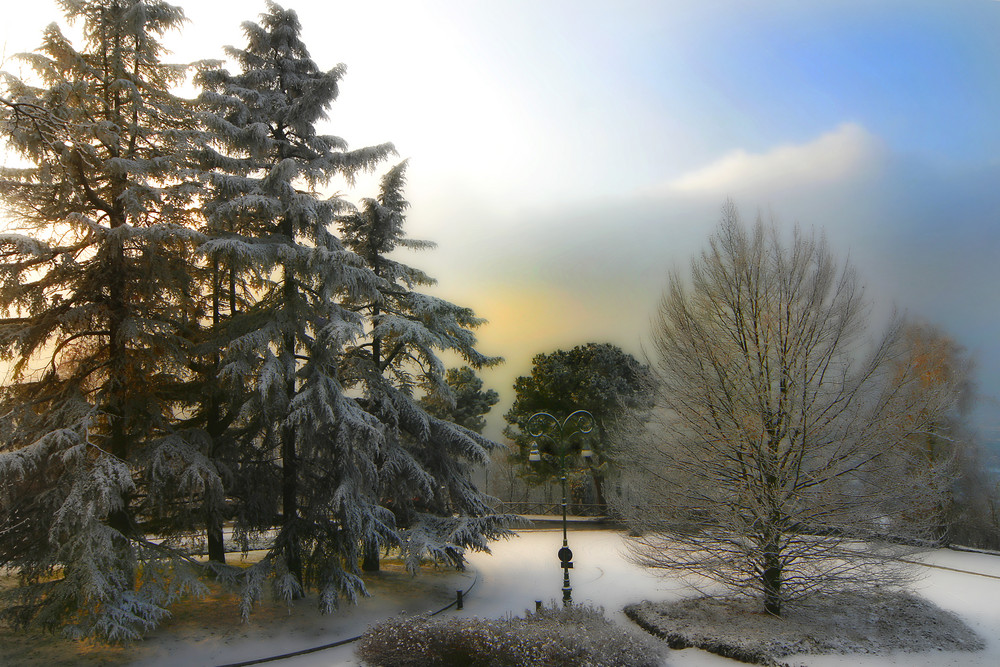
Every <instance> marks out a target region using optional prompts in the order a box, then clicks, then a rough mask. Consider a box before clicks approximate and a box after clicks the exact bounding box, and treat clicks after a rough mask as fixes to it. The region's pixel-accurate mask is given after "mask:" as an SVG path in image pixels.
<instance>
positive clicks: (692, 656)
mask: <svg viewBox="0 0 1000 667" xmlns="http://www.w3.org/2000/svg"><path fill="white" fill-rule="evenodd" d="M569 543H570V547H571V548H572V549H573V553H574V559H573V560H574V564H575V567H574V569H573V570H571V576H572V586H573V600H574V601H575V602H591V603H593V604H596V605H600V606H603V607H604V609H605V611H606V613H607V615H608V617H609V618H611V619H613V620H616V621H618V622H620V623H622V624H623V625H627V626H629V627H634V626H633V625H632V624H631V623H630V622H629V621H628V620H627V619H626V618H625V617H624V615H623V614H622V613H621V609H622V607H623V606H624V605H625V604H627V603H630V602H637V601H640V600H644V599H651V600H670V599H676V598H678V597H680V596H684V595H688V594H690V593H691V591H690V590H688V589H687V588H686V587H685V586H683V585H682V584H680V583H679V582H677V581H676V580H674V579H671V578H660V577H657V576H656V575H654V574H651V573H650V572H648V571H646V570H644V569H642V568H639V567H637V566H635V565H632V564H631V563H629V562H628V561H627V559H626V558H625V557H624V547H623V538H622V537H621V535H620V534H619V533H617V532H615V531H611V530H581V531H573V532H571V533H570V535H569ZM561 544H562V534H561V532H560V531H558V530H540V531H525V532H522V533H521V534H520V537H518V538H516V539H513V540H510V541H507V542H501V543H498V544H496V545H495V546H494V548H493V554H492V555H488V554H475V555H473V556H472V557H471V559H470V564H471V569H470V571H469V572H466V573H431V574H429V575H421V576H418V577H416V578H414V579H409V578H407V576H406V575H404V574H402V573H399V574H392V573H389V574H387V575H385V577H384V578H383V580H381V581H377V582H376V583H375V585H374V586H373V588H375V591H374V593H375V597H373V598H370V599H367V600H363V601H362V603H361V604H360V605H359V606H357V607H351V606H349V605H345V607H344V608H343V610H342V612H340V613H337V614H334V615H332V616H326V617H320V616H318V615H316V614H300V613H299V611H298V610H295V612H294V613H293V614H285V615H284V616H283V617H279V616H269V617H267V618H255V619H254V620H252V621H251V623H250V624H249V625H244V626H240V625H234V626H232V629H231V630H229V631H226V632H223V633H219V632H214V633H207V634H206V633H204V632H201V633H199V632H198V631H197V629H192V630H191V631H190V633H189V634H185V633H177V632H176V631H172V632H171V633H170V634H166V633H163V634H161V633H156V634H155V635H154V636H153V637H151V638H150V640H149V641H150V642H151V643H152V646H150V647H149V648H150V649H153V650H151V651H145V653H146V657H145V658H144V659H142V660H141V661H140V662H139V663H138V664H143V665H163V666H165V665H178V664H181V665H185V666H186V667H195V666H196V665H219V664H225V663H232V662H236V661H239V660H249V659H253V658H261V657H265V656H267V655H274V654H277V653H282V652H286V651H291V650H297V649H302V648H307V647H310V646H316V645H319V644H323V643H328V642H333V641H336V640H338V639H341V638H345V637H348V636H352V635H355V634H359V633H361V632H363V631H364V629H365V628H366V627H368V625H370V624H371V623H374V622H376V621H377V620H379V619H381V618H384V617H387V616H391V615H393V614H395V613H398V611H399V610H400V609H406V610H407V611H408V613H420V612H422V611H428V610H432V609H436V608H439V607H441V606H443V605H445V604H447V603H448V602H449V601H451V600H452V599H454V596H455V590H457V589H460V588H461V589H466V588H468V587H469V585H470V584H471V583H472V582H473V576H474V574H473V573H475V576H477V577H478V580H476V583H475V586H474V588H473V589H472V591H471V593H469V595H468V596H467V597H466V600H465V609H464V610H463V611H461V612H454V611H449V612H446V613H448V614H454V613H461V614H465V615H469V616H481V617H492V618H495V617H500V616H503V615H505V614H508V613H513V614H520V613H521V612H523V611H524V610H525V609H529V608H534V601H535V600H543V601H546V602H547V601H552V600H560V599H561V587H562V570H561V569H560V567H559V560H558V558H557V556H556V552H557V551H558V549H559V547H560V546H561ZM923 560H924V561H925V562H927V563H928V564H932V565H938V566H943V567H947V568H952V569H950V570H945V569H936V568H921V569H922V571H924V572H925V574H926V576H925V578H924V579H923V580H921V581H920V582H919V583H918V584H917V586H916V590H917V591H918V592H919V593H920V594H921V595H924V596H925V597H927V598H928V599H929V600H931V601H932V602H934V603H935V604H937V605H938V606H940V607H942V608H944V609H947V610H949V611H952V612H954V613H955V614H957V615H958V616H960V617H961V618H962V619H964V620H965V621H966V622H967V623H968V624H969V625H970V626H971V627H972V628H973V629H974V630H976V632H978V633H979V634H980V635H981V636H982V638H983V639H984V640H985V641H986V643H987V647H986V649H985V650H984V651H979V652H975V653H965V652H963V653H944V652H931V653H920V654H914V653H901V654H897V655H894V656H892V655H891V656H869V655H850V656H813V655H808V656H795V657H794V658H792V659H790V661H791V662H793V663H794V664H803V665H810V666H817V667H818V666H823V667H847V666H848V665H852V666H853V665H861V666H869V667H882V666H884V665H907V666H917V667H920V666H928V667H929V666H930V665H963V666H964V665H969V666H982V667H986V666H989V667H996V665H1000V556H991V555H986V554H977V553H958V552H952V551H943V550H942V551H935V552H932V553H930V554H927V555H926V556H924V557H923ZM914 567H919V566H914ZM954 570H967V571H970V572H977V573H981V574H986V575H990V576H978V575H975V574H966V573H964V572H956V571H954ZM274 664H278V665H282V666H283V667H293V666H295V667H304V666H307V665H309V666H313V665H315V666H319V665H324V666H326V665H359V664H360V662H359V660H358V659H357V658H356V657H355V656H354V645H353V644H351V645H346V646H343V647H339V648H334V649H328V650H325V651H322V652H319V653H313V654H309V655H305V656H301V657H297V658H291V659H287V660H282V661H281V662H278V663H274ZM663 664H665V665H671V666H672V667H713V666H714V667H721V666H723V665H725V666H729V667H732V666H734V665H738V664H741V663H736V662H734V661H732V660H728V659H725V658H721V657H719V656H716V655H713V654H710V653H706V652H704V651H700V650H697V649H685V650H683V651H668V652H667V655H666V658H665V660H664V663H663Z"/></svg>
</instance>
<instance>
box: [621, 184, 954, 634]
mask: <svg viewBox="0 0 1000 667" xmlns="http://www.w3.org/2000/svg"><path fill="white" fill-rule="evenodd" d="M870 314H871V310H870V307H869V305H868V302H867V300H866V299H865V298H864V290H863V289H862V287H861V285H860V284H859V282H858V279H857V277H856V276H855V274H854V272H853V271H852V270H851V268H850V267H849V266H847V265H845V266H838V264H837V263H836V261H835V260H834V259H833V257H832V255H831V253H830V251H829V249H828V248H827V246H826V244H825V243H824V242H823V241H822V240H821V239H817V238H816V237H815V236H812V235H808V234H805V233H803V232H801V231H799V230H798V229H796V230H795V232H794V235H793V236H792V238H791V242H790V243H788V242H786V240H785V239H784V238H782V236H781V234H780V233H779V232H778V230H777V229H775V228H774V227H768V226H765V225H764V224H763V223H762V222H760V221H758V223H757V224H756V225H755V226H753V227H751V228H747V227H746V226H744V224H743V223H742V221H741V220H740V217H739V214H738V212H737V211H736V208H735V206H734V205H733V204H732V203H729V204H727V205H726V207H725V208H724V212H723V221H722V224H721V225H720V226H719V228H718V230H717V232H716V233H715V235H713V236H712V238H711V239H710V240H709V243H708V247H707V248H706V250H705V251H704V252H703V253H702V255H701V256H700V257H699V258H698V259H696V260H695V261H694V262H693V263H692V268H691V275H690V279H689V280H683V279H682V278H681V277H680V276H679V275H678V274H674V275H672V277H671V279H670V282H669V284H668V286H667V289H666V291H665V293H664V296H663V300H662V302H661V304H660V311H659V318H658V320H657V322H656V324H655V326H654V330H653V339H654V344H655V346H656V347H655V349H656V352H657V355H658V362H657V365H656V374H657V380H658V383H659V386H658V388H657V391H656V399H657V403H656V412H655V415H656V418H655V419H654V420H653V422H652V424H651V425H650V426H648V427H647V426H645V425H642V426H641V428H639V429H637V432H636V433H634V434H632V435H631V437H625V438H624V439H623V441H624V442H626V444H625V445H624V446H623V452H622V464H623V465H622V469H623V470H625V471H627V473H628V479H627V481H628V485H627V486H625V488H626V489H627V491H626V493H627V495H626V496H625V497H624V498H623V499H622V502H621V503H620V506H621V509H622V511H623V513H624V515H625V516H626V518H627V519H628V520H629V521H630V523H631V525H632V528H633V530H634V531H635V532H636V533H637V534H638V535H639V536H638V537H636V538H635V539H634V540H633V543H632V544H633V547H634V553H635V556H636V558H637V559H638V561H639V562H641V563H643V564H645V565H648V566H651V567H667V568H672V569H673V571H678V572H687V573H690V574H693V575H696V577H695V578H698V577H705V576H707V577H708V578H710V579H712V580H714V581H717V582H720V583H722V584H724V585H726V586H727V587H729V588H730V589H734V590H736V591H738V592H741V593H744V594H751V595H757V596H759V597H760V598H761V599H762V601H763V609H764V611H766V612H767V613H770V614H773V615H780V614H781V613H782V609H783V607H784V604H785V603H786V602H789V601H794V600H797V599H800V598H802V597H805V596H808V595H809V594H811V593H814V592H824V591H827V592H828V591H836V590H843V589H847V590H853V589H858V588H864V587H869V586H878V585H885V584H891V583H899V582H900V581H901V580H902V579H901V577H905V574H906V572H905V570H904V569H903V568H901V567H900V566H899V563H898V561H897V560H896V559H895V557H896V556H897V555H898V554H899V552H900V550H901V549H902V550H906V549H908V548H909V547H907V546H905V545H907V544H909V545H913V544H921V543H924V544H927V543H929V542H927V540H928V539H929V538H931V537H932V534H933V533H932V529H933V527H934V526H935V525H936V518H935V514H936V512H935V506H936V505H937V504H938V503H937V501H936V498H935V497H934V494H933V493H931V492H929V491H928V490H927V489H921V488H919V487H918V486H917V485H914V484H912V476H911V471H912V470H913V469H914V465H913V464H914V461H913V457H912V446H911V441H912V438H913V437H914V436H915V434H917V433H918V432H920V431H922V430H924V429H926V428H927V427H928V426H929V425H930V424H931V423H932V422H933V416H934V414H935V413H936V411H937V407H936V402H935V400H932V398H931V397H929V396H928V395H927V394H926V393H923V392H920V391H914V390H913V389H914V388H915V386H916V385H915V381H916V379H917V373H916V371H917V370H918V369H916V368H914V367H911V366H901V365H899V364H898V363H896V361H897V359H898V358H899V346H898V343H899V339H898V332H899V326H900V324H899V322H898V321H895V320H893V321H892V322H891V323H890V325H889V327H888V329H887V331H886V332H885V333H884V334H883V335H882V336H880V337H878V338H874V339H873V340H869V339H868V337H867V327H868V325H869V318H870Z"/></svg>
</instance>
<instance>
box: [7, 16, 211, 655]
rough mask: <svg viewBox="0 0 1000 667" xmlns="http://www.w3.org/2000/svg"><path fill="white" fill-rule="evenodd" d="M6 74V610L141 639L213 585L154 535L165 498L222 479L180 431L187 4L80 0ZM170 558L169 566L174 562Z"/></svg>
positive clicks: (190, 135) (187, 306) (187, 244)
mask: <svg viewBox="0 0 1000 667" xmlns="http://www.w3.org/2000/svg"><path fill="white" fill-rule="evenodd" d="M64 7H66V11H67V17H68V19H69V20H70V21H74V22H77V23H79V24H81V25H82V28H83V31H82V32H83V37H84V41H83V47H82V49H81V50H77V48H76V47H75V46H74V45H73V44H72V43H71V42H70V41H69V40H68V39H67V38H66V37H64V36H63V34H62V33H61V32H60V30H59V28H58V27H57V26H56V25H55V24H53V25H51V26H50V27H49V28H47V29H46V31H45V34H44V38H43V43H42V46H41V48H40V49H39V50H38V51H36V52H34V53H30V54H26V55H22V56H20V58H21V60H23V61H24V62H25V63H26V64H27V65H29V66H30V68H31V69H32V70H33V72H34V75H33V76H32V77H31V78H30V79H25V80H22V79H19V78H17V77H15V76H13V75H10V74H5V75H4V79H3V92H2V95H0V98H2V103H3V111H2V113H3V116H2V130H0V132H2V137H3V141H4V145H5V148H6V149H7V150H10V151H12V152H14V153H16V154H18V155H19V156H20V157H21V158H22V160H21V162H22V164H25V165H26V166H23V167H4V168H3V169H2V170H0V197H2V199H3V202H4V205H5V212H6V214H7V216H8V218H10V219H11V220H12V225H11V227H12V228H13V231H10V232H8V233H5V234H3V235H2V236H0V253H2V255H0V308H2V310H3V319H2V320H0V353H2V355H3V358H4V359H5V360H7V361H13V362H14V365H13V371H12V375H11V379H10V380H9V382H8V383H7V384H6V385H5V386H3V387H2V389H0V479H2V485H0V506H2V508H3V512H2V515H3V518H2V519H0V566H5V567H10V568H12V570H13V571H15V572H17V573H18V574H19V575H20V577H21V580H22V582H23V583H24V585H23V586H22V587H21V588H20V589H18V590H17V591H16V592H15V594H16V599H15V600H13V601H11V604H10V606H8V607H7V609H6V613H7V615H8V617H10V618H13V619H14V620H15V621H18V622H21V623H35V624H39V625H42V626H46V627H55V626H58V625H60V624H65V628H66V629H67V630H68V632H69V633H70V634H72V635H75V636H89V635H101V636H104V637H107V638H110V639H131V638H134V637H136V636H138V634H139V633H141V632H142V631H143V630H145V629H148V628H149V627H151V626H153V625H154V624H155V623H156V622H157V621H158V620H159V619H160V618H162V617H163V616H164V615H165V614H166V613H167V612H166V609H165V608H166V605H167V604H169V603H170V602H171V601H172V600H173V599H174V598H175V597H176V596H177V595H178V594H180V593H181V592H183V591H185V590H195V589H196V588H197V584H196V583H194V582H193V580H192V579H191V576H190V574H189V573H187V572H186V564H185V562H184V560H183V558H181V555H180V554H177V553H176V552H173V551H172V550H171V549H169V548H167V547H164V546H158V545H155V544H153V543H151V542H149V541H147V540H146V537H145V526H144V524H145V522H147V521H149V520H150V519H151V518H152V517H155V516H156V515H158V514H160V513H161V512H162V503H163V502H165V501H169V500H170V499H172V498H175V497H177V496H178V495H184V494H185V493H188V492H190V493H198V492H200V491H201V490H202V489H203V488H204V487H205V486H207V485H212V484H215V483H216V481H217V480H216V475H215V472H214V470H213V467H212V465H211V464H210V463H209V462H206V461H205V460H204V459H203V457H202V456H201V453H200V451H199V449H198V445H197V442H196V441H195V439H193V438H192V437H191V435H192V434H190V433H187V432H185V431H184V430H183V429H178V428H176V424H175V417H176V411H177V409H178V407H179V401H178V395H179V394H180V393H182V392H180V391H179V388H180V387H182V386H183V383H184V382H185V376H186V361H185V360H186V354H187V349H186V348H187V341H186V336H185V329H186V323H187V322H188V321H190V319H191V317H193V316H194V315H195V313H194V312H193V301H192V298H191V293H192V289H191V288H192V283H193V277H192V275H191V273H190V271H189V267H188V263H189V258H190V253H191V249H192V247H193V244H194V243H195V242H196V241H197V238H198V236H197V234H195V233H193V232H191V231H190V229H189V228H188V227H187V221H188V218H189V216H190V209H191V206H192V204H191V196H192V194H193V193H194V192H195V191H196V189H197V188H196V186H195V185H193V184H192V180H191V170H190V164H189V163H188V162H187V156H188V154H189V152H188V150H187V147H188V146H189V145H190V144H191V143H192V142H194V141H197V133H195V132H193V131H191V130H190V129H189V128H188V126H187V118H188V117H189V116H190V113H191V110H190V109H189V108H188V107H187V105H186V104H185V103H184V102H182V101H181V100H179V99H178V98H176V97H174V96H173V95H171V94H170V92H169V89H170V87H171V86H172V85H173V84H174V83H176V82H177V81H179V79H180V78H181V77H182V76H183V70H182V69H179V68H175V67H171V66H167V65H163V64H161V63H160V61H159V56H160V54H161V51H162V49H161V47H160V45H159V43H158V41H157V40H158V39H159V38H160V37H161V36H162V35H163V34H164V33H165V32H166V31H168V30H171V29H174V28H176V27H177V26H178V25H179V24H180V23H181V21H182V19H183V16H182V13H181V11H180V10H179V9H177V8H176V7H173V6H171V5H168V4H165V3H163V2H155V1H148V0H121V1H119V2H85V1H84V2H74V3H65V4H64ZM168 570H169V571H170V573H169V574H166V571H168Z"/></svg>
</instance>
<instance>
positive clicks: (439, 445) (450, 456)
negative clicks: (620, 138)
mask: <svg viewBox="0 0 1000 667" xmlns="http://www.w3.org/2000/svg"><path fill="white" fill-rule="evenodd" d="M405 171H406V162H402V163H400V164H398V165H396V166H395V167H393V168H392V169H390V170H389V171H388V172H387V173H386V174H385V176H384V177H383V178H382V181H381V187H380V191H379V194H378V197H377V198H369V199H365V200H364V201H363V202H362V205H361V208H360V210H358V211H357V212H354V213H352V214H350V215H347V216H344V217H343V218H342V220H341V227H342V229H343V237H344V243H345V245H346V246H347V247H348V248H350V249H351V250H353V251H354V252H356V253H358V254H359V255H360V256H361V257H363V258H364V260H365V262H366V263H367V264H368V266H369V267H371V270H372V271H373V272H374V273H375V275H376V276H377V277H378V278H379V290H378V294H377V298H375V299H371V300H368V301H364V300H362V301H358V300H355V301H354V303H353V305H354V308H355V310H356V311H357V312H359V313H362V314H364V315H365V317H366V318H367V320H368V322H369V327H368V330H367V335H366V337H365V338H364V339H361V340H359V341H358V342H356V343H355V344H354V345H352V346H351V347H350V348H349V349H348V350H347V351H346V353H345V355H344V363H343V368H344V382H345V383H349V384H350V386H352V387H356V388H358V389H359V390H361V391H362V392H363V399H362V401H361V403H362V405H364V407H365V409H366V410H367V411H368V412H369V413H370V414H371V415H372V416H373V417H375V418H377V419H378V421H379V422H380V423H382V424H383V425H384V433H385V441H384V445H383V447H382V448H381V450H380V451H379V452H378V459H377V464H378V470H379V494H380V498H381V501H382V502H383V503H384V505H385V506H386V507H387V508H388V509H390V510H391V511H392V514H393V517H394V520H395V526H396V528H397V532H393V533H391V534H389V535H388V537H390V538H391V539H390V540H388V541H386V540H385V537H387V536H386V535H384V534H381V535H380V534H375V535H374V536H373V537H375V538H377V540H378V541H374V542H373V541H369V542H367V543H366V544H365V551H366V557H365V568H366V569H371V570H375V569H378V559H377V555H378V550H379V549H380V548H383V547H388V546H399V547H400V548H401V549H402V551H403V554H404V556H405V558H406V562H407V565H408V566H409V567H410V568H411V569H412V568H415V567H417V565H418V564H419V563H420V561H421V559H423V558H425V557H427V556H430V557H432V558H434V559H435V560H439V561H445V562H448V563H451V564H453V565H456V566H461V565H462V563H463V562H464V557H463V553H464V550H465V549H469V548H471V549H477V550H485V549H487V543H488V541H489V540H491V539H496V538H499V537H503V536H506V535H508V534H509V532H508V530H507V526H508V525H509V523H510V517H504V516H498V515H496V514H494V512H493V510H492V509H491V508H490V506H489V504H488V498H487V497H486V496H485V495H484V494H483V493H481V492H480V491H479V490H478V489H477V488H476V486H475V484H473V483H472V480H471V473H472V466H473V465H485V464H486V463H487V462H488V461H489V452H490V450H492V449H494V448H496V447H497V446H498V445H497V443H495V442H493V441H492V440H490V439H488V438H486V437H484V436H482V435H480V434H479V433H477V432H475V431H472V430H469V429H468V428H465V427H463V426H459V425H457V424H455V423H454V422H452V421H448V420H445V419H441V418H439V417H436V416H434V415H432V414H430V413H429V412H428V411H427V410H426V408H425V406H424V405H422V404H421V403H420V401H419V400H418V396H417V393H418V392H423V393H425V394H431V395H435V396H436V397H437V398H438V399H439V400H444V401H445V402H449V403H451V404H454V400H455V398H454V396H453V394H452V390H451V387H450V386H449V385H448V383H447V382H446V381H445V366H444V363H443V362H442V361H441V359H440V357H439V354H440V353H441V352H444V351H449V352H453V353H457V354H458V355H460V356H461V357H462V358H463V359H464V360H465V361H466V362H467V363H468V364H470V365H472V366H473V367H475V368H482V367H484V366H491V365H495V364H497V363H500V361H501V360H500V359H499V358H497V357H489V356H486V355H484V354H482V353H481V352H479V351H478V350H476V347H475V345H476V337H475V334H474V331H473V330H474V329H475V328H476V327H478V326H479V325H480V324H482V323H483V320H481V319H480V318H478V317H476V315H475V313H474V312H473V311H472V310H471V309H469V308H463V307H460V306H456V305H455V304H452V303H449V302H447V301H445V300H443V299H439V298H436V297H433V296H430V295H427V294H423V293H420V292H418V291H416V289H415V288H417V287H420V286H428V285H432V284H433V283H434V280H433V279H432V278H430V277H429V276H428V275H426V274H425V273H424V272H422V271H420V270H418V269H415V268H413V267H410V266H407V265H405V264H403V263H401V262H399V261H396V260H395V259H393V258H392V257H391V256H390V255H391V253H392V252H393V251H394V250H395V249H397V248H410V249H422V248H429V247H432V246H433V244H431V243H428V242H426V241H416V240H413V239H409V238H407V237H406V236H405V234H404V230H403V226H404V223H405V219H406V217H405V212H406V209H407V207H408V206H409V204H408V202H407V201H406V199H405V198H404V196H403V186H404V183H405Z"/></svg>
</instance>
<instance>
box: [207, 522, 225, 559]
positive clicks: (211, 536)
mask: <svg viewBox="0 0 1000 667" xmlns="http://www.w3.org/2000/svg"><path fill="white" fill-rule="evenodd" d="M205 537H206V539H207V541H208V560H210V561H212V562H213V563H221V564H223V565H225V563H226V544H225V539H224V537H223V534H222V517H221V516H219V512H218V511H212V510H209V512H208V513H207V515H206V517H205Z"/></svg>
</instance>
